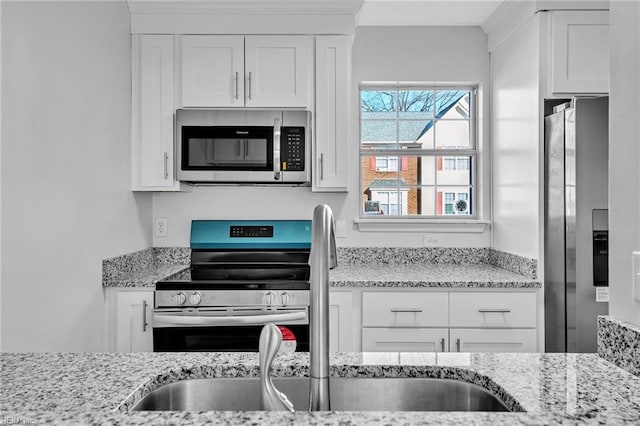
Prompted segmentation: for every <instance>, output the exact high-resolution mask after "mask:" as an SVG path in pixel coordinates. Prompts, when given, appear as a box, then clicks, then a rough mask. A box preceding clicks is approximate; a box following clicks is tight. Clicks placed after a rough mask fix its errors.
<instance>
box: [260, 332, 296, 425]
mask: <svg viewBox="0 0 640 426" xmlns="http://www.w3.org/2000/svg"><path fill="white" fill-rule="evenodd" d="M280 343H282V332H281V331H280V329H279V328H278V327H277V326H276V325H274V324H272V323H269V324H265V326H264V327H262V331H261V332H260V402H261V404H262V409H263V410H267V411H291V412H293V411H295V410H294V409H293V404H292V403H291V401H289V399H288V398H287V396H286V395H285V394H284V393H282V392H280V391H279V390H278V389H276V387H275V385H274V384H273V382H272V381H271V363H272V362H273V358H274V357H275V355H276V354H277V353H278V349H280Z"/></svg>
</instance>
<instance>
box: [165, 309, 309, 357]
mask: <svg viewBox="0 0 640 426" xmlns="http://www.w3.org/2000/svg"><path fill="white" fill-rule="evenodd" d="M268 323H274V324H276V325H280V326H284V327H286V328H287V329H289V330H290V331H291V332H292V333H293V335H294V336H295V339H296V350H297V351H308V350H309V318H308V308H307V307H285V308H273V309H269V310H265V309H264V308H262V307H256V308H250V307H238V308H202V309H182V310H180V309H156V310H155V311H154V316H153V350H154V352H176V351H179V352H195V351H207V352H247V351H250V352H257V351H258V344H259V339H260V332H261V331H262V327H263V326H264V325H265V324H268Z"/></svg>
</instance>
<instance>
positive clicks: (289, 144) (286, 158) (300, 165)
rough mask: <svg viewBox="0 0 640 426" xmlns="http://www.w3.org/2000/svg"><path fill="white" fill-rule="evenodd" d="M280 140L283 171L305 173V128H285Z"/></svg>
mask: <svg viewBox="0 0 640 426" xmlns="http://www.w3.org/2000/svg"><path fill="white" fill-rule="evenodd" d="M280 138H281V139H280V156H281V159H282V171H287V170H289V171H293V172H300V171H304V163H305V161H304V158H305V152H304V127H283V128H282V131H281V136H280Z"/></svg>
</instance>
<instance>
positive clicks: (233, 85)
mask: <svg viewBox="0 0 640 426" xmlns="http://www.w3.org/2000/svg"><path fill="white" fill-rule="evenodd" d="M181 65H182V68H181V70H182V105H183V106H185V107H206V106H232V107H235V106H239V107H242V106H244V37H242V36H185V37H183V38H182V61H181Z"/></svg>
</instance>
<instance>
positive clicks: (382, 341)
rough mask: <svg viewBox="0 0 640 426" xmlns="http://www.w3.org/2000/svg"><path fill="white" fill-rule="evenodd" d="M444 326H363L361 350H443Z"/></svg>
mask: <svg viewBox="0 0 640 426" xmlns="http://www.w3.org/2000/svg"><path fill="white" fill-rule="evenodd" d="M448 335H449V333H448V330H447V329H446V328H434V329H427V328H367V327H365V328H363V329H362V351H363V352H444V351H446V350H447V348H448V347H449V339H448Z"/></svg>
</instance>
